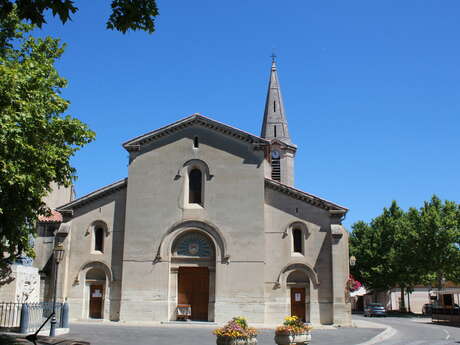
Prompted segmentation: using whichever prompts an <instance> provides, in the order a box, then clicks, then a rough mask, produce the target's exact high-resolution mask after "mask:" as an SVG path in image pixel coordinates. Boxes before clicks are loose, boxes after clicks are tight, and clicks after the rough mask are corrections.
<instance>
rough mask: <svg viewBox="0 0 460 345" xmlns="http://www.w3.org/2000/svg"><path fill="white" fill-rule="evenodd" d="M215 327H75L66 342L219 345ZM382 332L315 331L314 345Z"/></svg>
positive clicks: (349, 342) (269, 338)
mask: <svg viewBox="0 0 460 345" xmlns="http://www.w3.org/2000/svg"><path fill="white" fill-rule="evenodd" d="M214 328H215V327H208V326H206V327H204V326H196V325H192V326H187V327H184V326H176V325H168V326H156V327H149V326H126V325H123V324H117V323H110V324H104V323H100V324H94V323H73V324H71V325H70V329H71V332H70V333H69V334H66V335H65V338H73V339H79V340H86V341H89V342H91V344H92V345H171V344H174V345H215V344H216V338H215V336H214V335H213V334H212V330H213V329H214ZM381 331H382V330H381V329H373V328H339V329H333V330H313V332H312V341H311V343H310V344H311V345H355V344H360V343H362V342H365V341H367V340H369V339H371V338H372V337H374V336H375V335H377V334H378V333H380V332H381ZM273 336H274V331H273V330H261V334H259V335H258V337H257V339H258V345H274V344H275V342H274V341H273Z"/></svg>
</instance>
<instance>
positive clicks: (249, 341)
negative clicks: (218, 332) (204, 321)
mask: <svg viewBox="0 0 460 345" xmlns="http://www.w3.org/2000/svg"><path fill="white" fill-rule="evenodd" d="M216 344H217V345H256V344H257V338H256V337H251V338H234V337H220V336H218V337H217V338H216Z"/></svg>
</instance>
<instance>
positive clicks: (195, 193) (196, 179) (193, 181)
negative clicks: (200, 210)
mask: <svg viewBox="0 0 460 345" xmlns="http://www.w3.org/2000/svg"><path fill="white" fill-rule="evenodd" d="M202 178H203V174H202V172H201V170H200V169H197V168H193V169H192V170H191V171H190V174H189V176H188V187H189V189H188V202H189V204H200V205H203V196H202V183H203V182H202V181H203V180H202Z"/></svg>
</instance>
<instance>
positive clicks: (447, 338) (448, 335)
mask: <svg viewBox="0 0 460 345" xmlns="http://www.w3.org/2000/svg"><path fill="white" fill-rule="evenodd" d="M443 331H444V332H445V333H446V340H449V338H450V334H449V332H447V331H446V330H445V329H443Z"/></svg>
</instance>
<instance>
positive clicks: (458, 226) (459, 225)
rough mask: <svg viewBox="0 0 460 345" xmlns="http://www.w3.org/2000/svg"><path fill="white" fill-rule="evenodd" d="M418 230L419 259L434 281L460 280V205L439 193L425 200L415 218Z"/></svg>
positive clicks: (437, 283) (438, 284)
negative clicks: (442, 197) (440, 195)
mask: <svg viewBox="0 0 460 345" xmlns="http://www.w3.org/2000/svg"><path fill="white" fill-rule="evenodd" d="M414 219H415V221H416V227H417V229H418V231H419V236H420V242H419V246H420V247H421V249H420V253H421V255H420V260H421V261H422V262H423V265H424V267H425V269H426V274H428V275H429V276H430V277H431V279H432V281H435V282H436V283H435V284H436V285H437V287H438V288H439V289H440V288H441V287H442V280H443V278H444V279H446V280H450V281H453V282H460V249H459V245H460V205H458V204H457V203H455V202H453V201H444V202H442V201H441V200H440V199H439V198H438V197H437V196H436V195H434V196H433V197H432V198H431V200H430V201H425V203H424V205H423V206H422V207H421V208H420V210H419V211H418V215H417V217H416V218H414Z"/></svg>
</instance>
